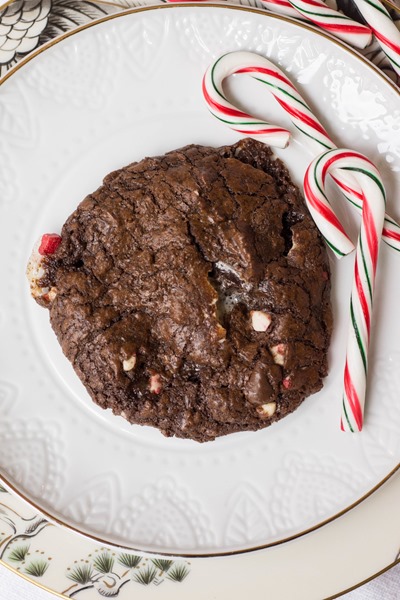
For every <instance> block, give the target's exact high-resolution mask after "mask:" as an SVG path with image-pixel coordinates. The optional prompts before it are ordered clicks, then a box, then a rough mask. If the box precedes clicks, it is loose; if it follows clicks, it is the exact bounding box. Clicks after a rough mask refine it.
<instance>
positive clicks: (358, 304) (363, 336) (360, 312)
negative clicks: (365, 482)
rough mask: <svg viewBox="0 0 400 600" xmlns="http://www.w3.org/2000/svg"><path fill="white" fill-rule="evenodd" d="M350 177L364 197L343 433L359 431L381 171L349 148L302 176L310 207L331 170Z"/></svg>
mask: <svg viewBox="0 0 400 600" xmlns="http://www.w3.org/2000/svg"><path fill="white" fill-rule="evenodd" d="M334 168H335V169H337V168H339V169H340V168H343V169H346V170H347V171H350V172H352V173H353V176H354V177H355V178H356V179H357V180H358V182H359V184H360V187H361V190H362V193H363V208H362V219H361V230H360V234H359V238H358V244H357V252H356V258H355V264H354V278H353V286H352V291H351V300H350V315H351V324H350V330H349V336H348V340H347V353H346V362H345V369H344V395H343V403H342V416H341V429H342V430H343V431H353V432H354V431H361V429H362V425H363V414H364V404H365V392H366V379H367V370H368V347H369V341H370V333H371V314H372V303H373V293H374V286H375V275H376V267H377V263H378V254H379V242H380V239H381V234H382V227H383V220H384V215H385V189H384V186H383V182H382V179H381V176H380V174H379V171H378V170H377V168H376V167H375V166H374V165H373V164H372V163H371V162H370V161H369V160H368V158H366V157H365V156H363V155H362V154H359V153H358V152H353V151H352V150H343V149H340V150H338V149H336V150H328V151H327V152H324V153H323V154H321V155H320V156H318V157H317V158H316V159H314V160H313V162H312V163H311V165H310V166H309V168H308V169H307V172H306V175H305V177H304V190H305V196H306V199H307V200H308V201H309V202H311V203H313V201H314V199H313V192H312V191H311V192H310V190H313V189H315V188H319V189H320V190H321V194H323V195H324V196H325V198H326V195H325V181H326V176H327V174H328V173H329V172H330V171H331V170H332V169H334Z"/></svg>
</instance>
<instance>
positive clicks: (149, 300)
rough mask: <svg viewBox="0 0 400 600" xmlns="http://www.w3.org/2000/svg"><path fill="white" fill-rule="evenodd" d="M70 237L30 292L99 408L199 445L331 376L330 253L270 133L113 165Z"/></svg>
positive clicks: (244, 426) (254, 422)
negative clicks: (266, 138)
mask: <svg viewBox="0 0 400 600" xmlns="http://www.w3.org/2000/svg"><path fill="white" fill-rule="evenodd" d="M61 237H62V241H61V244H60V245H59V247H58V248H57V249H56V251H55V252H54V253H53V254H49V253H48V254H47V256H45V257H44V258H43V259H42V260H41V263H40V267H41V268H43V269H44V274H43V271H42V270H41V269H39V270H37V269H36V271H35V273H36V275H38V273H39V274H40V277H39V276H37V281H36V284H37V286H36V291H37V289H40V290H42V292H43V293H41V294H40V293H36V294H35V295H36V299H37V300H38V302H39V303H41V304H43V305H45V306H47V307H48V308H49V311H50V319H51V324H52V326H53V329H54V331H55V332H56V334H57V337H58V339H59V342H60V344H61V346H62V349H63V351H64V353H65V355H66V356H67V357H68V358H69V360H70V361H71V362H72V364H73V366H74V368H75V370H76V372H77V374H78V376H79V377H80V378H81V380H82V382H83V383H84V384H85V386H86V388H87V390H88V392H89V393H90V395H91V397H92V398H93V400H94V401H95V402H96V403H97V404H99V405H100V406H101V407H103V408H111V409H112V410H113V412H114V413H115V414H121V415H123V416H124V417H125V418H126V419H128V420H129V421H131V422H132V423H140V424H143V425H152V426H154V427H158V428H159V429H160V430H161V431H162V432H163V433H164V434H165V435H168V436H171V435H176V436H179V437H184V438H192V439H194V440H197V441H201V442H203V441H207V440H212V439H214V438H215V437H216V436H219V435H224V434H227V433H232V432H235V431H243V430H256V429H260V428H263V427H266V426H267V425H270V424H271V423H273V422H274V421H277V420H278V419H281V418H282V417H284V416H285V415H287V414H288V413H290V412H291V411H293V410H294V409H295V408H297V407H298V406H299V404H300V403H301V402H302V401H303V400H304V398H305V397H306V396H308V395H309V394H311V393H313V392H316V391H317V390H319V389H320V388H321V386H322V379H323V377H324V376H325V375H326V372H327V349H328V344H329V338H330V333H331V311H330V303H329V291H330V282H329V279H330V275H329V267H328V261H327V257H326V253H325V248H324V244H323V242H322V240H321V237H320V236H319V234H318V232H317V229H316V227H315V226H314V224H313V222H312V220H311V218H310V216H309V214H308V213H307V209H306V208H305V205H304V201H303V199H302V197H301V195H300V193H299V191H298V190H297V188H296V187H295V186H294V184H293V183H292V182H291V181H290V178H289V175H288V172H287V170H286V168H285V167H284V165H283V164H282V163H281V162H280V161H278V160H274V159H273V158H272V155H271V152H270V150H269V149H268V148H267V147H266V146H265V145H263V144H261V143H259V142H255V141H252V140H243V141H241V142H239V143H237V144H235V145H233V146H228V147H222V148H217V149H216V148H207V147H202V146H188V147H186V148H182V149H181V150H176V151H174V152H170V153H168V154H166V155H165V156H160V157H157V158H146V159H144V160H142V161H141V162H139V163H133V164H131V165H129V166H127V167H125V168H123V169H121V170H119V171H115V172H114V173H111V174H110V175H108V176H107V177H106V178H105V180H104V183H103V185H102V186H101V187H100V188H99V189H98V190H97V191H96V192H94V193H93V194H91V195H89V196H88V197H87V198H85V200H83V202H81V204H80V205H79V207H78V208H77V210H76V211H75V212H74V213H73V214H72V215H71V216H70V217H69V219H68V220H67V222H66V223H65V225H64V227H63V229H62V234H61ZM53 249H54V248H53ZM45 292H46V293H45Z"/></svg>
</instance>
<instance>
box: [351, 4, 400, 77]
mask: <svg viewBox="0 0 400 600" xmlns="http://www.w3.org/2000/svg"><path fill="white" fill-rule="evenodd" d="M354 2H355V4H356V6H357V8H358V10H359V11H360V13H361V14H362V16H363V17H364V19H365V20H366V21H367V23H368V25H369V26H370V27H371V29H372V31H373V33H374V35H375V37H376V39H377V40H378V42H379V45H380V47H381V48H382V50H383V52H384V53H385V54H386V56H387V57H388V59H389V61H390V63H391V65H392V67H393V69H394V70H395V71H396V73H397V74H398V75H400V31H399V30H398V29H397V27H396V25H395V24H394V22H393V20H392V18H391V16H390V15H389V13H388V11H387V10H386V8H385V7H384V6H383V4H382V3H381V2H379V0H367V1H366V0H354Z"/></svg>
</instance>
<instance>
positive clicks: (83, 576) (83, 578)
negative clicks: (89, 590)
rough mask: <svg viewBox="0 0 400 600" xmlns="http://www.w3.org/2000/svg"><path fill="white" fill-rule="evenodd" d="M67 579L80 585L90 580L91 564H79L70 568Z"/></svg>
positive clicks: (91, 574) (91, 575)
mask: <svg viewBox="0 0 400 600" xmlns="http://www.w3.org/2000/svg"><path fill="white" fill-rule="evenodd" d="M67 577H68V579H72V581H75V583H80V584H81V585H85V584H86V583H89V581H91V580H92V577H93V569H92V566H91V565H79V566H77V567H75V568H74V569H72V571H71V572H70V573H68V574H67Z"/></svg>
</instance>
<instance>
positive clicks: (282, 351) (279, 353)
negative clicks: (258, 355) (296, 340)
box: [269, 344, 287, 365]
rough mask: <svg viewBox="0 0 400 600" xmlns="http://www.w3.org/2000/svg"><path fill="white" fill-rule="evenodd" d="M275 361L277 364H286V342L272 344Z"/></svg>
mask: <svg viewBox="0 0 400 600" xmlns="http://www.w3.org/2000/svg"><path fill="white" fill-rule="evenodd" d="M269 350H270V352H271V354H272V357H273V359H274V362H275V363H276V364H277V365H284V364H285V359H286V351H287V345H286V344H277V345H276V346H272V347H271V348H270V349H269Z"/></svg>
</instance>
